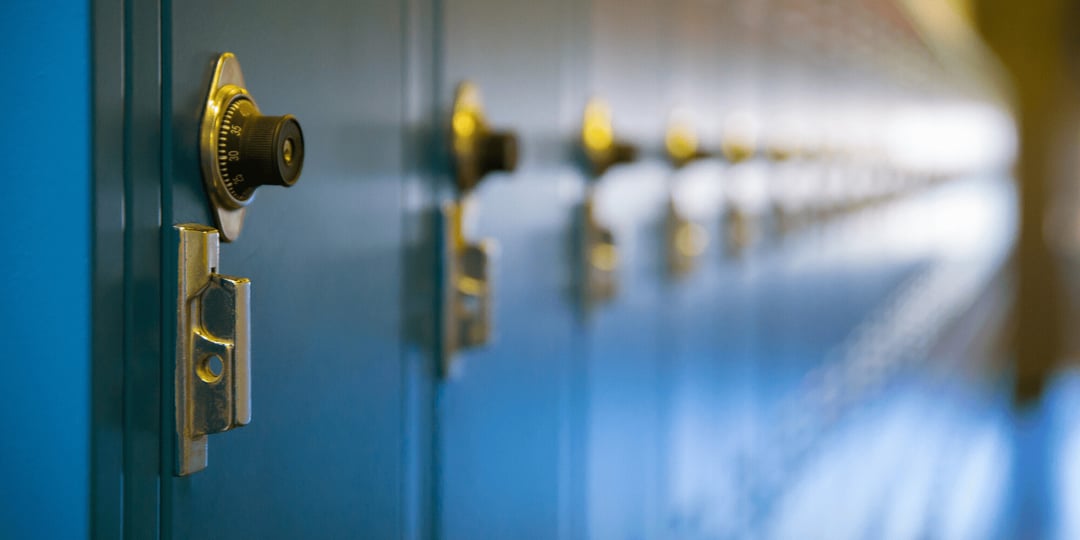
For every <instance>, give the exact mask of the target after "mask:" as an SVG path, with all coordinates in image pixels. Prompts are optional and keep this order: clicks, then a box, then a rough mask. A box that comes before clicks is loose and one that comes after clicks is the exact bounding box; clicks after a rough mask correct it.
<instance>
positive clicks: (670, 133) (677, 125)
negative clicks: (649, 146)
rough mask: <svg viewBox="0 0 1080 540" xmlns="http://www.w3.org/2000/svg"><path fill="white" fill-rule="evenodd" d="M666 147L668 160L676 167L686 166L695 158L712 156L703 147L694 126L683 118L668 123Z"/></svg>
mask: <svg viewBox="0 0 1080 540" xmlns="http://www.w3.org/2000/svg"><path fill="white" fill-rule="evenodd" d="M664 148H665V149H666V150H667V155H668V160H669V161H671V164H672V165H673V166H675V168H676V169H680V168H682V167H685V166H686V165H689V164H690V163H691V162H693V161H695V160H698V159H706V158H710V157H712V153H710V152H707V151H705V150H703V149H702V147H701V144H700V143H699V142H698V136H697V131H696V130H695V129H694V126H693V125H692V124H691V123H690V122H689V121H687V120H683V119H672V121H671V122H670V123H668V128H667V133H666V134H665V135H664Z"/></svg>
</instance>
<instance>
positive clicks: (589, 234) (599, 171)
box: [576, 98, 638, 313]
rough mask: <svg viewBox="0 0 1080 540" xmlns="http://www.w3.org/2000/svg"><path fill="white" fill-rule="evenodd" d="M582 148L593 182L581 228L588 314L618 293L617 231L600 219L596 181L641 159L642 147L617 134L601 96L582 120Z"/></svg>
mask: <svg viewBox="0 0 1080 540" xmlns="http://www.w3.org/2000/svg"><path fill="white" fill-rule="evenodd" d="M581 148H582V151H583V153H584V155H585V160H586V162H587V164H588V170H589V173H590V174H591V179H590V180H591V181H590V183H589V185H588V186H586V192H585V198H584V200H583V201H582V203H581V207H580V215H579V223H578V227H577V229H576V230H577V233H576V234H577V239H576V244H577V252H578V268H577V274H578V276H577V283H578V287H579V295H578V296H579V298H580V300H581V302H582V306H583V308H584V311H585V312H586V313H588V312H589V311H591V310H592V309H593V308H594V307H596V306H597V305H598V304H600V303H602V302H605V301H608V300H610V299H612V298H614V297H615V294H616V293H617V292H618V275H617V272H618V268H619V250H618V247H617V246H616V242H615V234H614V233H613V232H612V231H611V229H610V228H608V227H606V226H605V225H603V224H602V223H600V222H599V221H597V219H596V212H595V206H596V200H595V199H596V186H595V183H596V182H597V181H598V180H599V179H600V178H601V177H603V175H604V174H605V173H607V172H608V170H610V169H611V168H612V167H614V166H615V165H619V164H624V163H630V162H632V161H634V160H636V159H637V157H638V149H637V148H636V147H635V146H634V145H632V144H630V143H627V142H625V141H621V140H619V139H618V138H617V137H616V136H615V129H614V126H613V123H612V114H611V107H610V106H609V105H608V103H607V102H606V101H604V100H603V99H600V98H592V99H590V100H589V102H588V103H587V104H586V105H585V112H584V114H583V116H582V121H581Z"/></svg>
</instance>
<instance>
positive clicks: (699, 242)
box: [666, 197, 709, 278]
mask: <svg viewBox="0 0 1080 540" xmlns="http://www.w3.org/2000/svg"><path fill="white" fill-rule="evenodd" d="M666 225H667V238H668V241H667V266H668V272H669V273H670V274H671V275H672V276H674V277H676V278H681V277H684V276H686V275H688V274H690V272H691V271H693V270H694V268H695V267H696V266H697V261H698V259H699V258H700V257H701V254H702V253H704V252H705V248H706V247H707V246H708V245H709V234H708V233H707V232H706V230H705V227H703V226H701V224H699V223H697V222H695V221H693V220H692V219H690V218H688V217H686V216H685V215H684V214H683V212H682V211H681V210H680V209H679V205H678V202H677V201H676V199H675V197H669V198H668V204H667V223H666Z"/></svg>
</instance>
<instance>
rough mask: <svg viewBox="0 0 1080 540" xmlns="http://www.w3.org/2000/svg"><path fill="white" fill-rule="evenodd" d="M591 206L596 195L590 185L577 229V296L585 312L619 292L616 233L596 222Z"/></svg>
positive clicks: (582, 205) (592, 206) (583, 202)
mask: <svg viewBox="0 0 1080 540" xmlns="http://www.w3.org/2000/svg"><path fill="white" fill-rule="evenodd" d="M594 204H595V196H594V195H593V189H592V186H589V187H588V191H587V192H586V195H585V200H584V201H582V203H581V214H580V219H581V223H580V224H579V227H578V230H579V231H580V233H579V236H578V258H579V260H580V263H579V265H578V270H579V272H581V275H580V276H579V278H578V279H577V282H578V284H579V287H581V289H582V290H581V291H580V295H579V296H580V298H581V301H582V307H583V308H584V309H585V311H586V312H589V311H590V310H591V309H592V308H593V307H595V306H596V305H598V304H601V303H603V302H606V301H608V300H610V299H612V298H614V297H615V294H616V293H617V292H618V290H619V281H618V275H617V273H616V270H618V268H619V249H618V247H617V246H616V245H615V234H614V233H613V232H611V229H609V228H607V227H605V226H603V225H601V224H600V223H599V222H597V220H596V216H595V208H594Z"/></svg>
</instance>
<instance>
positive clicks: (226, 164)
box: [199, 53, 304, 242]
mask: <svg viewBox="0 0 1080 540" xmlns="http://www.w3.org/2000/svg"><path fill="white" fill-rule="evenodd" d="M199 153H200V157H201V161H202V174H203V183H204V184H205V185H206V192H207V193H208V194H209V196H210V203H211V206H212V207H213V209H214V222H215V223H216V224H217V226H218V229H220V232H221V239H222V240H224V241H226V242H231V241H233V240H236V238H237V237H239V236H240V231H241V230H242V229H243V227H244V214H245V212H246V211H247V206H248V205H249V204H251V201H252V200H254V198H255V190H256V189H257V188H258V187H260V186H264V185H278V186H284V187H290V186H292V185H293V184H295V183H296V181H297V180H298V179H299V178H300V171H301V169H302V168H303V165H304V135H303V132H302V131H301V130H300V124H299V123H298V122H297V121H296V118H293V117H292V116H290V115H285V116H263V115H262V113H261V112H260V111H259V107H258V106H257V105H256V104H255V100H254V99H253V98H252V97H251V94H250V93H249V92H248V91H247V88H245V84H244V74H243V73H242V72H241V71H240V62H239V61H238V60H237V59H236V57H235V56H233V54H232V53H224V54H222V55H221V56H220V57H218V60H217V62H216V64H215V65H214V75H213V77H211V79H210V90H209V92H208V94H207V98H206V104H205V108H204V110H203V114H202V124H201V127H200V130H199Z"/></svg>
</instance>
